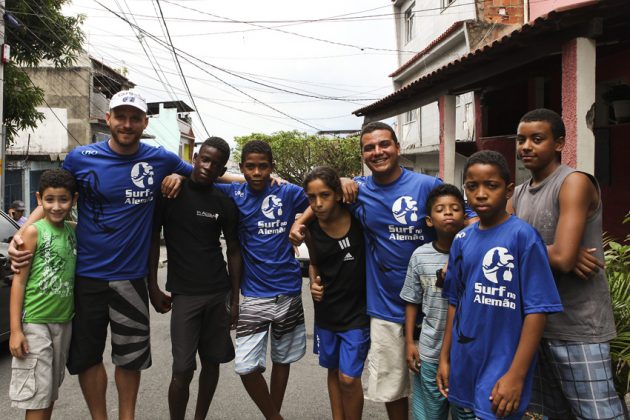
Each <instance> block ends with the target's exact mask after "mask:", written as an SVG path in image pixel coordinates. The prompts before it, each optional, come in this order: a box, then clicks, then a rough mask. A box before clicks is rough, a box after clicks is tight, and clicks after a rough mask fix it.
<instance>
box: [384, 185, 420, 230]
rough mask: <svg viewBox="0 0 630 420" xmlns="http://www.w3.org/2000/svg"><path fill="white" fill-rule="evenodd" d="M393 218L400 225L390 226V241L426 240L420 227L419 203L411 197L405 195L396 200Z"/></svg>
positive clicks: (393, 206) (393, 207) (393, 205)
mask: <svg viewBox="0 0 630 420" xmlns="http://www.w3.org/2000/svg"><path fill="white" fill-rule="evenodd" d="M391 210H392V216H393V217H394V220H396V222H398V224H390V225H389V226H388V229H389V239H390V240H393V241H416V240H420V241H422V240H424V235H423V233H422V227H420V226H418V224H419V223H418V222H419V221H420V220H419V219H420V218H421V217H420V216H419V214H418V213H419V212H418V201H417V200H414V198H413V197H411V196H409V195H403V196H400V197H398V198H397V199H396V200H394V203H393V204H392V208H391Z"/></svg>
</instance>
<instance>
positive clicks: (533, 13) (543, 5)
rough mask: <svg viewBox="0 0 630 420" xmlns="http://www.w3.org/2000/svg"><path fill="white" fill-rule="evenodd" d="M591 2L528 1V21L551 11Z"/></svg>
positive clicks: (581, 0)
mask: <svg viewBox="0 0 630 420" xmlns="http://www.w3.org/2000/svg"><path fill="white" fill-rule="evenodd" d="M591 1H592V0H529V2H528V3H529V20H530V22H531V21H532V20H534V19H536V18H537V17H540V16H542V15H545V14H547V13H549V12H551V11H552V10H556V9H559V8H563V7H571V6H574V5H578V4H580V3H589V2H591Z"/></svg>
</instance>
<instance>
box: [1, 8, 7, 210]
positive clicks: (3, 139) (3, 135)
mask: <svg viewBox="0 0 630 420" xmlns="http://www.w3.org/2000/svg"><path fill="white" fill-rule="evenodd" d="M0 11H1V12H2V19H0V41H2V42H1V45H2V54H3V55H4V39H5V36H4V35H5V27H4V16H5V13H6V8H5V0H0ZM3 58H4V57H3ZM1 61H2V62H0V127H2V132H1V134H0V210H2V211H5V209H6V207H5V206H4V183H5V179H6V173H7V162H6V155H7V131H6V127H5V126H4V60H1Z"/></svg>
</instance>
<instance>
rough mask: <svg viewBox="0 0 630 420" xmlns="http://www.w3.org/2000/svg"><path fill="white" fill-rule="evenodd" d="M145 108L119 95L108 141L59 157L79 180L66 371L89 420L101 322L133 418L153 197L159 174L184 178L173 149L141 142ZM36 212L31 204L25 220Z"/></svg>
mask: <svg viewBox="0 0 630 420" xmlns="http://www.w3.org/2000/svg"><path fill="white" fill-rule="evenodd" d="M146 112H147V104H146V102H145V100H144V98H142V96H140V95H138V94H137V93H135V92H131V91H122V92H118V93H117V94H116V95H114V96H113V97H112V99H111V101H110V107H109V112H107V113H106V114H105V120H106V122H107V125H108V126H109V128H110V130H111V137H110V138H109V140H107V141H104V142H100V143H94V144H89V145H86V146H81V147H77V148H75V149H74V150H72V151H71V152H70V153H69V154H68V156H67V157H66V159H65V160H64V162H63V168H64V169H66V170H68V171H70V172H71V173H72V174H73V175H74V177H75V178H76V180H77V184H78V185H79V200H78V210H79V223H78V225H77V230H76V234H77V267H76V285H75V311H76V312H75V316H74V319H73V324H72V329H73V334H72V342H71V345H70V355H69V359H68V370H69V372H70V373H71V374H79V383H80V385H81V390H82V391H83V395H84V397H85V400H86V402H87V405H88V408H89V410H90V414H91V416H92V418H93V419H106V418H107V408H106V399H105V395H106V388H107V373H106V371H105V367H104V365H103V351H104V349H105V340H106V337H107V325H108V324H109V325H110V329H111V344H112V362H113V363H114V365H116V369H115V380H116V388H117V389H118V408H119V418H120V419H132V418H134V414H135V405H136V398H137V394H138V388H139V385H140V371H141V370H143V369H146V368H148V367H149V366H151V349H150V340H149V310H148V296H147V288H146V282H145V277H146V275H147V268H148V256H149V246H148V245H149V243H150V237H151V225H152V220H153V209H154V207H155V196H156V195H157V194H158V193H159V190H160V184H161V183H162V180H163V179H164V178H165V177H167V176H168V175H170V174H172V173H177V174H180V175H183V176H188V175H190V172H191V170H192V167H191V166H190V165H189V164H187V163H185V162H183V161H182V160H181V159H180V158H179V157H178V156H177V155H175V154H174V153H171V152H169V151H167V150H165V149H164V148H156V147H153V146H149V145H147V144H144V143H141V142H140V137H141V136H142V133H143V131H144V129H145V128H146V127H147V124H148V118H147V115H146ZM41 214H42V213H41V209H37V210H36V211H35V212H33V215H32V216H31V217H30V218H29V222H32V221H34V220H35V217H37V216H38V215H40V217H41ZM27 224H28V222H27ZM15 242H16V244H18V243H19V242H21V240H20V238H17V240H16V241H15ZM13 248H15V246H13ZM10 255H11V257H12V260H13V265H14V267H17V266H19V261H23V260H24V259H25V257H26V259H30V256H28V255H26V256H25V255H24V252H23V251H17V250H15V249H13V250H12V252H10Z"/></svg>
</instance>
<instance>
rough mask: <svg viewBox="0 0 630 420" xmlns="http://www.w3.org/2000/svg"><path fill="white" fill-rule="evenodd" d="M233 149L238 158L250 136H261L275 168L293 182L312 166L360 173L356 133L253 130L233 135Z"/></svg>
mask: <svg viewBox="0 0 630 420" xmlns="http://www.w3.org/2000/svg"><path fill="white" fill-rule="evenodd" d="M234 140H235V141H236V143H237V145H238V147H237V150H236V151H235V153H234V156H235V159H237V160H240V156H241V150H242V148H243V145H244V144H245V143H247V142H248V141H250V140H263V141H266V142H267V143H269V144H270V145H271V149H272V150H273V160H274V163H275V166H276V168H275V172H276V173H277V174H278V175H279V176H281V177H282V178H284V179H286V180H287V181H289V182H292V183H294V184H298V185H300V184H302V180H303V179H304V177H305V176H306V174H307V173H308V172H309V171H310V170H311V169H313V168H314V167H315V166H331V167H333V168H335V169H336V170H337V172H338V173H339V175H340V176H348V177H350V176H354V175H358V174H360V173H361V150H360V146H359V138H358V137H348V138H344V139H342V138H336V137H325V136H318V135H310V134H306V133H303V132H299V131H279V132H277V133H273V134H260V133H253V134H250V135H248V136H243V137H236V138H235V139H234Z"/></svg>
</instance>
